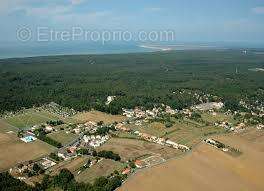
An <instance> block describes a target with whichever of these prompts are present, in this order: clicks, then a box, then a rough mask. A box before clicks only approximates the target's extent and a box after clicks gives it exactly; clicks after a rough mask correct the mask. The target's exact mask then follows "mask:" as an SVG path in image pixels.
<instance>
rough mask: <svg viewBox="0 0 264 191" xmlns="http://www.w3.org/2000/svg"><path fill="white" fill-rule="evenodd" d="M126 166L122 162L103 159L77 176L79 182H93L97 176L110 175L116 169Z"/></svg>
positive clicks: (119, 169)
mask: <svg viewBox="0 0 264 191" xmlns="http://www.w3.org/2000/svg"><path fill="white" fill-rule="evenodd" d="M124 167H125V166H124V165H123V164H122V163H120V162H117V161H113V160H109V159H102V160H101V161H100V162H98V163H96V164H94V165H92V166H91V167H90V168H87V169H86V170H84V171H83V172H81V173H80V174H79V175H77V176H76V177H75V178H76V180H77V181H78V182H86V183H87V182H89V183H93V181H94V180H95V179H96V178H98V177H100V176H109V175H110V174H111V173H113V172H114V171H115V170H117V171H121V170H122V169H123V168H124Z"/></svg>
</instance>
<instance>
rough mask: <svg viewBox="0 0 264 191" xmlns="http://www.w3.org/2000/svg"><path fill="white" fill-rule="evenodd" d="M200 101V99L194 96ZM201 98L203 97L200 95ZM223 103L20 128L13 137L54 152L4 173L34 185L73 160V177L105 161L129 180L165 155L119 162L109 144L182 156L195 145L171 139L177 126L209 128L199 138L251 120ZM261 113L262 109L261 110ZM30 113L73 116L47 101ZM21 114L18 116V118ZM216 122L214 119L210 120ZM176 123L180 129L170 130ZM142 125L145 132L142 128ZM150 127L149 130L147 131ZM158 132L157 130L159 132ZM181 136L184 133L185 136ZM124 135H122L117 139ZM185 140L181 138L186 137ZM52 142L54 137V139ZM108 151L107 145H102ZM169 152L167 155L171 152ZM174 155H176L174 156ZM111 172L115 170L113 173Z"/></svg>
mask: <svg viewBox="0 0 264 191" xmlns="http://www.w3.org/2000/svg"><path fill="white" fill-rule="evenodd" d="M196 96H197V95H196ZM198 98H199V96H198ZM115 99H116V96H108V97H107V101H106V103H105V104H106V105H109V104H111V102H112V101H113V100H115ZM203 99H204V97H203ZM223 107H224V103H222V102H206V103H201V104H198V105H194V106H192V107H190V108H186V109H183V110H177V109H172V108H171V107H170V106H168V105H164V104H161V105H160V106H157V107H154V108H152V109H144V108H143V107H136V108H134V109H127V108H123V109H122V115H121V116H122V120H119V121H112V122H111V123H104V121H100V120H99V121H98V120H94V121H92V120H84V121H83V122H77V123H76V122H73V121H69V120H68V121H67V120H66V121H67V122H66V121H64V120H61V119H60V120H58V119H57V120H50V121H46V122H45V123H40V124H34V125H32V126H31V127H27V128H23V129H21V130H19V131H18V133H17V136H18V138H19V139H20V140H21V141H23V142H24V143H26V144H31V143H34V142H35V141H37V140H41V141H44V142H46V143H48V144H50V145H52V146H54V147H55V148H56V149H54V150H53V152H52V153H49V154H47V155H45V156H42V157H40V158H37V159H34V160H29V161H24V162H20V163H18V164H16V165H15V166H13V167H12V168H10V169H9V172H10V174H11V175H12V176H14V177H15V178H17V179H19V180H22V181H25V182H26V183H30V184H34V183H33V182H34V181H33V180H34V179H33V178H32V177H36V176H37V177H39V176H41V175H43V174H52V173H54V172H53V171H54V169H56V168H57V166H60V165H62V164H64V163H65V164H66V163H71V162H74V161H76V160H81V159H82V160H84V161H85V162H82V163H81V164H80V165H79V167H78V168H77V169H76V170H75V173H76V177H78V176H81V175H82V174H83V173H86V171H87V169H90V168H94V167H95V166H96V165H100V164H102V163H104V162H105V161H106V160H112V161H115V162H118V163H119V168H118V170H119V172H120V174H122V175H124V176H128V175H130V174H133V173H135V172H136V171H137V169H142V168H146V167H151V166H154V165H158V164H161V163H164V162H166V160H167V159H165V158H166V155H164V156H163V155H162V154H161V153H158V152H157V153H153V154H146V156H145V157H143V156H144V155H143V156H137V157H132V158H131V157H130V158H128V159H123V156H120V155H119V154H118V153H115V152H114V151H111V150H102V149H101V148H104V146H105V145H107V144H109V142H111V140H118V139H121V138H123V139H128V138H129V140H133V141H135V142H137V141H138V142H142V141H143V143H148V144H154V145H157V147H159V148H162V149H165V148H167V149H172V150H175V151H173V152H175V153H178V152H179V153H186V152H190V151H191V150H192V147H194V146H195V144H194V142H186V143H187V144H184V143H183V141H181V139H182V138H184V137H179V138H181V139H178V141H177V139H175V137H174V136H172V135H174V134H175V133H177V131H178V130H179V129H180V128H181V126H182V125H188V127H189V126H190V125H191V126H194V127H196V128H195V129H198V128H203V129H206V128H208V131H207V130H205V131H206V132H205V133H203V135H199V136H200V137H198V138H199V139H201V138H202V137H206V136H208V135H209V136H210V135H211V134H215V133H216V130H214V128H215V129H217V130H218V131H219V132H221V133H230V132H232V133H241V132H243V131H244V130H245V129H246V128H247V126H248V123H247V122H249V121H250V119H248V118H246V117H245V116H247V115H248V114H245V113H243V112H235V113H231V112H230V111H224V110H223ZM262 109H263V108H262ZM33 111H34V112H37V113H38V114H39V113H41V112H43V111H45V112H49V113H51V114H53V115H59V116H62V118H69V119H70V118H72V116H73V117H74V116H75V115H83V114H78V112H76V111H74V110H72V109H68V108H66V109H65V108H63V107H60V106H59V105H58V104H56V103H50V104H48V105H45V106H42V107H40V108H34V110H33ZM24 113H26V111H24V112H22V114H24ZM15 115H21V113H17V114H7V115H6V117H5V118H7V119H8V118H12V117H14V116H15ZM231 116H239V117H238V119H239V120H233V117H231ZM250 116H257V117H262V116H263V113H259V114H256V113H254V112H252V113H251V115H250ZM215 119H217V120H215ZM151 124H159V126H160V127H162V126H163V127H162V128H161V130H160V131H159V130H155V129H153V128H152V127H151V126H150V125H151ZM176 124H179V127H174V126H176ZM146 127H147V128H146ZM151 128H152V129H151ZM255 128H256V129H258V130H262V129H263V128H264V125H263V124H260V123H256V124H255ZM163 131H164V133H163V134H160V132H163ZM57 134H58V135H62V136H66V137H67V136H69V137H71V138H70V139H67V140H66V141H65V142H60V141H58V140H56V139H54V137H55V135H57ZM184 134H186V133H184ZM121 135H122V136H125V137H122V136H121ZM185 136H186V135H185ZM55 138H56V137H55ZM204 142H205V143H206V144H209V145H211V146H213V147H215V148H218V149H222V151H223V152H226V153H229V154H230V153H231V155H240V154H242V152H241V151H240V150H239V149H235V148H232V147H230V146H226V145H224V144H223V143H221V142H218V141H217V140H214V139H210V138H207V139H204ZM106 148H107V147H106ZM170 152H172V151H170ZM175 156H178V154H177V155H175ZM113 170H115V169H113Z"/></svg>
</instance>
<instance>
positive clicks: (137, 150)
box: [98, 138, 181, 161]
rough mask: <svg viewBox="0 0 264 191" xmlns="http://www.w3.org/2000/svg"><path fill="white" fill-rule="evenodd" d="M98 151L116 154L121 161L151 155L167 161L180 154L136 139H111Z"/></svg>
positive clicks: (165, 147) (174, 150)
mask: <svg viewBox="0 0 264 191" xmlns="http://www.w3.org/2000/svg"><path fill="white" fill-rule="evenodd" d="M98 150H110V151H113V152H115V153H118V154H119V155H120V156H121V159H122V160H123V161H127V160H129V159H136V158H142V157H149V156H153V155H160V156H161V157H162V158H165V159H168V158H171V157H174V156H176V155H178V154H179V153H181V152H180V151H178V150H176V149H173V148H169V147H167V146H161V145H158V144H154V143H149V142H146V141H141V140H136V139H123V138H112V139H110V140H109V141H108V142H107V143H105V144H104V145H103V146H101V147H100V148H98Z"/></svg>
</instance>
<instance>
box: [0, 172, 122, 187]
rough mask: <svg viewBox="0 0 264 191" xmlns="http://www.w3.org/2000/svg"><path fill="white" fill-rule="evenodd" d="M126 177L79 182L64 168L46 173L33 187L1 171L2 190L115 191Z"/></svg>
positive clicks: (0, 182) (0, 184)
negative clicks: (52, 173)
mask: <svg viewBox="0 0 264 191" xmlns="http://www.w3.org/2000/svg"><path fill="white" fill-rule="evenodd" d="M124 178H125V177H124V176H122V175H119V174H118V173H116V174H113V175H112V176H110V177H99V178H97V179H95V181H94V183H93V184H89V183H78V182H77V181H76V180H75V179H74V175H73V174H72V173H71V172H70V171H69V170H67V169H62V170H61V171H60V173H59V174H58V175H56V176H49V175H44V178H43V180H42V182H41V183H36V185H35V187H31V186H28V185H27V184H25V183H24V182H22V181H20V180H17V179H15V178H14V177H12V176H11V175H9V173H0V191H21V190H23V191H45V190H52V189H58V188H60V189H62V190H64V191H114V190H115V189H116V188H118V187H120V186H121V185H122V180H123V179H124Z"/></svg>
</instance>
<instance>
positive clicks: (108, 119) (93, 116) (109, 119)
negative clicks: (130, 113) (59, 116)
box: [72, 111, 126, 124]
mask: <svg viewBox="0 0 264 191" xmlns="http://www.w3.org/2000/svg"><path fill="white" fill-rule="evenodd" d="M72 118H73V119H76V120H78V121H79V122H87V121H94V122H99V121H103V122H104V123H105V124H110V123H114V122H115V121H116V122H120V121H123V120H125V119H126V117H124V116H121V115H110V114H106V113H103V112H100V111H90V112H84V113H79V114H77V115H75V116H73V117H72Z"/></svg>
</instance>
